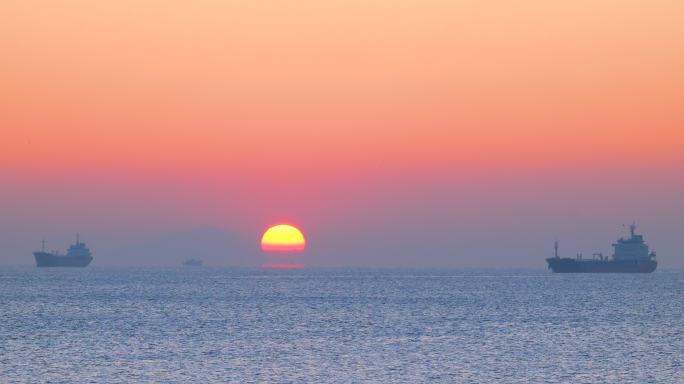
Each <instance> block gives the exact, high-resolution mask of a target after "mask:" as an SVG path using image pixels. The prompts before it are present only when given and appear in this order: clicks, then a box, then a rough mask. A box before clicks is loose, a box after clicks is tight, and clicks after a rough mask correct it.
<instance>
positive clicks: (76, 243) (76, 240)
mask: <svg viewBox="0 0 684 384" xmlns="http://www.w3.org/2000/svg"><path fill="white" fill-rule="evenodd" d="M78 243H79V241H78V232H76V245H78Z"/></svg>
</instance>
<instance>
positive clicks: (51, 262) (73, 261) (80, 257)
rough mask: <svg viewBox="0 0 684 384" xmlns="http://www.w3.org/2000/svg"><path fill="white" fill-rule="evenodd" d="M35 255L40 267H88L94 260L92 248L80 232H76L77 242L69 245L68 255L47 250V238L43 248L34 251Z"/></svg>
mask: <svg viewBox="0 0 684 384" xmlns="http://www.w3.org/2000/svg"><path fill="white" fill-rule="evenodd" d="M33 256H34V257H35V258H36V266H38V267H86V266H87V265H88V264H90V262H91V261H93V256H92V255H91V253H90V249H88V247H87V246H86V245H85V243H82V242H81V241H80V239H79V235H78V234H76V243H75V244H71V246H69V249H68V250H67V253H66V255H62V254H60V253H59V252H57V251H52V252H46V251H45V240H43V247H42V249H41V250H40V251H36V252H33Z"/></svg>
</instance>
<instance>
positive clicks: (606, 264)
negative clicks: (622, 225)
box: [546, 223, 658, 273]
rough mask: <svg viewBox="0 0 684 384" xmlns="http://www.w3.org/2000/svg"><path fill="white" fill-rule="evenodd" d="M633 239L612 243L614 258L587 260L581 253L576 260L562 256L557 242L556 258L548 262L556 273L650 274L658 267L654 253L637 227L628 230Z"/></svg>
mask: <svg viewBox="0 0 684 384" xmlns="http://www.w3.org/2000/svg"><path fill="white" fill-rule="evenodd" d="M629 231H630V237H628V238H620V239H618V240H617V242H615V243H613V250H614V252H613V255H612V257H604V256H603V254H602V253H594V254H593V255H592V258H591V259H584V258H583V256H582V254H581V253H580V254H578V255H577V257H576V258H574V259H573V258H570V257H559V256H558V242H556V243H555V245H554V248H555V255H554V257H550V258H548V259H546V262H547V263H548V264H549V269H551V270H552V271H553V272H556V273H573V272H574V273H578V272H597V273H610V272H614V273H650V272H653V271H655V269H656V267H657V266H658V262H657V261H656V254H655V251H649V248H648V245H647V244H646V243H645V242H644V238H643V236H642V235H637V234H636V224H634V223H632V225H630V227H629Z"/></svg>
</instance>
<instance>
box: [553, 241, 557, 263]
mask: <svg viewBox="0 0 684 384" xmlns="http://www.w3.org/2000/svg"><path fill="white" fill-rule="evenodd" d="M553 250H554V255H555V256H556V259H557V258H558V240H556V241H555V242H554V243H553Z"/></svg>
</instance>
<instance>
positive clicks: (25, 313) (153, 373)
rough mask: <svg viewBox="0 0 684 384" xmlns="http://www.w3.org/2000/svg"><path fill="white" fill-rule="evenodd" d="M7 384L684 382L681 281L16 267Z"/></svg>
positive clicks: (5, 294) (3, 287)
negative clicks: (146, 383)
mask: <svg viewBox="0 0 684 384" xmlns="http://www.w3.org/2000/svg"><path fill="white" fill-rule="evenodd" d="M0 382H2V383H13V382H32V383H33V382H51V383H77V382H103V383H104V382H106V383H118V382H121V383H132V382H143V383H144V382H163V383H184V382H407V383H414V382H456V383H469V382H473V383H491V382H502V383H528V382H533V383H684V273H682V272H661V271H658V272H656V273H653V274H649V275H618V274H607V275H553V274H550V273H548V272H546V271H543V270H539V271H458V270H452V271H444V270H299V271H263V270H256V269H255V270H247V269H241V270H234V269H213V268H198V269H192V268H177V269H103V268H95V267H90V268H86V269H37V268H6V267H5V268H1V269H0Z"/></svg>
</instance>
